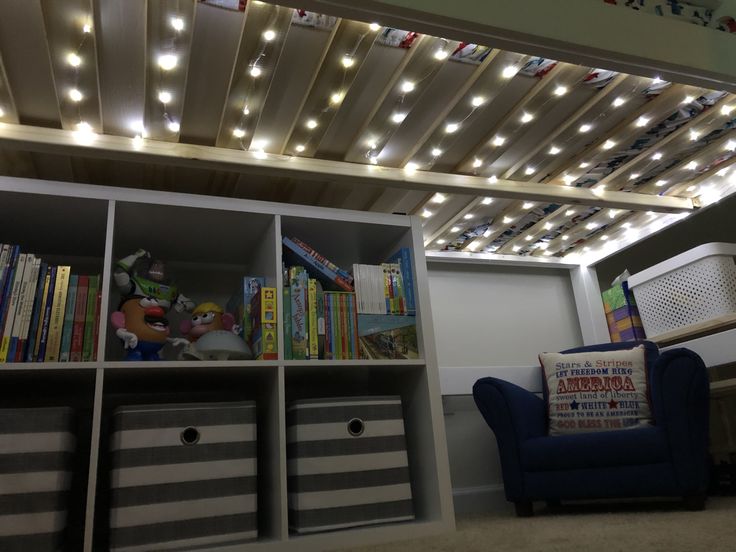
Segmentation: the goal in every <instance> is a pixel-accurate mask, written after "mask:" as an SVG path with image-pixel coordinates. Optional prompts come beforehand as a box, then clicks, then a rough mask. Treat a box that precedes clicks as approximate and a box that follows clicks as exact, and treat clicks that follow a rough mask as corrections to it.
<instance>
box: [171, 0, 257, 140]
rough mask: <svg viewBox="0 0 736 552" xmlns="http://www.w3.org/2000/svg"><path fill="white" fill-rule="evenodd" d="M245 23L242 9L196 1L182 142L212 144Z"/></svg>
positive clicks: (182, 120) (181, 135)
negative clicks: (233, 9)
mask: <svg viewBox="0 0 736 552" xmlns="http://www.w3.org/2000/svg"><path fill="white" fill-rule="evenodd" d="M244 23H245V14H244V13H243V12H240V11H231V10H223V9H220V8H218V7H216V6H210V5H208V4H204V3H201V2H198V3H197V6H196V16H195V18H194V30H193V32H192V46H191V49H190V54H189V74H190V75H191V76H192V77H194V78H187V87H186V91H185V93H184V109H183V110H182V118H181V133H180V136H179V140H180V141H181V142H187V143H190V144H202V145H205V146H214V145H215V143H216V141H217V133H218V130H219V127H220V119H221V117H222V113H223V111H224V109H225V102H226V101H227V96H228V92H229V89H230V80H231V78H232V73H233V67H234V66H235V62H236V57H237V54H238V46H239V45H240V41H241V37H242V34H243V29H244Z"/></svg>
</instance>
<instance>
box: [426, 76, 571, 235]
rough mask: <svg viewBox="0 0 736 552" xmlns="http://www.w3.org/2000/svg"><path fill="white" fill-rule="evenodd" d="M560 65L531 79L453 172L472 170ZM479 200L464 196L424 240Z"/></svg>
mask: <svg viewBox="0 0 736 552" xmlns="http://www.w3.org/2000/svg"><path fill="white" fill-rule="evenodd" d="M561 67H565V68H566V67H567V66H560V65H557V66H555V67H553V68H552V70H550V71H549V72H548V73H547V74H546V75H545V76H544V77H542V78H541V79H539V80H537V81H536V82H534V81H532V82H534V84H533V85H532V86H531V87H530V88H528V89H527V90H526V93H525V94H524V95H523V96H522V97H521V98H519V99H518V100H517V101H516V102H515V104H514V105H513V107H512V108H511V109H509V110H508V111H506V112H505V114H504V115H503V116H502V117H500V118H499V119H498V120H497V121H496V123H495V124H494V125H493V126H492V127H491V128H490V130H488V129H486V130H485V133H484V135H483V137H482V138H481V140H480V141H478V142H477V143H476V144H475V145H474V146H473V147H472V148H470V149H468V150H466V151H467V152H468V153H466V155H465V157H464V158H463V159H462V160H461V161H460V162H459V163H458V164H457V165H456V166H455V167H454V169H453V172H462V171H463V169H464V170H466V171H468V172H471V173H472V172H474V169H473V168H472V165H473V163H474V161H475V159H476V158H480V159H482V158H484V157H485V155H484V154H483V152H484V151H485V150H487V148H488V144H489V142H491V141H492V140H493V138H494V137H495V136H496V135H497V134H498V133H499V131H500V129H502V128H506V127H507V125H509V124H510V123H511V121H514V120H516V119H519V118H520V117H521V116H522V114H523V112H524V111H525V110H526V109H527V106H528V105H529V104H530V103H531V102H533V101H534V100H535V99H536V98H537V97H539V96H540V95H541V94H542V93H543V92H544V91H545V90H548V89H549V88H551V87H552V86H553V85H554V84H555V82H556V81H555V78H554V77H555V76H556V74H557V72H559V71H560V69H561ZM533 78H536V77H526V76H524V75H517V76H515V77H513V78H512V79H511V80H531V79H533ZM475 172H477V171H475ZM489 192H492V187H490V186H489ZM481 200H482V198H481V197H474V198H470V199H467V198H466V205H465V207H464V208H463V209H459V210H458V211H457V212H455V213H454V214H451V215H449V218H446V220H445V221H444V223H443V224H442V225H441V226H440V227H439V229H438V230H437V231H436V232H434V233H432V234H431V235H430V236H429V237H428V238H426V239H425V242H432V241H435V240H436V239H438V238H439V237H441V235H442V232H445V231H447V229H449V228H450V227H452V226H453V225H454V224H455V222H456V221H457V220H458V219H459V217H461V216H464V215H466V214H468V213H470V212H471V211H472V210H473V209H474V208H475V207H476V206H477V205H478V204H479V203H480V202H481ZM437 216H443V217H447V215H446V214H445V213H443V212H442V211H440V212H439V213H438V214H437Z"/></svg>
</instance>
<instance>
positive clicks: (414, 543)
mask: <svg viewBox="0 0 736 552" xmlns="http://www.w3.org/2000/svg"><path fill="white" fill-rule="evenodd" d="M535 506H536V509H535V515H534V517H531V518H517V517H514V515H513V514H511V513H509V514H499V513H494V514H486V515H476V516H472V517H465V518H460V519H458V521H457V531H456V532H454V533H449V534H446V535H442V536H439V537H427V538H423V539H416V540H411V541H403V542H396V543H389V544H385V545H380V546H370V547H361V548H353V549H351V550H352V552H384V551H385V552H388V551H391V552H419V551H421V552H445V551H450V550H453V551H455V550H460V551H463V552H473V551H478V552H480V551H483V552H512V551H513V552H520V551H525V550H534V551H536V550H540V551H544V552H557V551H560V552H562V551H564V552H578V551H588V550H591V551H598V552H618V551H621V552H623V551H625V552H635V551H640V550H641V551H647V552H649V551H653V552H660V551H661V552H692V551H700V550H703V551H707V552H721V551H723V552H726V551H728V552H733V551H736V497H734V496H715V497H709V498H708V501H707V503H706V509H705V510H703V511H699V512H689V511H685V510H683V509H682V508H681V507H680V506H679V504H673V503H669V502H659V503H645V502H637V503H625V504H622V503H618V504H613V503H605V504H601V503H593V504H573V505H563V506H560V507H558V508H554V509H548V508H545V507H544V506H539V505H535Z"/></svg>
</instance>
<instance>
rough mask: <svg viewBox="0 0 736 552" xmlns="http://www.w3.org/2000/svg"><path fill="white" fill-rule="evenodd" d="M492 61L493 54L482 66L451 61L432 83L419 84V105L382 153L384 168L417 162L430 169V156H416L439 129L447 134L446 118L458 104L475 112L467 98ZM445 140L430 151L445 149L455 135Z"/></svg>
mask: <svg viewBox="0 0 736 552" xmlns="http://www.w3.org/2000/svg"><path fill="white" fill-rule="evenodd" d="M491 61H493V55H492V54H490V55H489V56H488V58H487V59H486V60H485V61H484V62H483V64H482V65H481V66H475V65H471V64H467V63H459V62H456V61H453V60H448V61H447V62H446V63H443V64H442V66H441V68H440V70H439V71H437V74H436V75H435V77H434V78H433V79H432V81H431V82H428V83H422V84H420V85H419V86H421V89H419V90H417V91H416V92H413V93H414V94H417V98H418V99H417V103H416V105H414V107H413V108H412V109H411V112H410V113H409V115H408V116H407V118H406V121H405V123H404V124H401V125H400V126H399V127H398V128H397V129H396V132H394V134H393V135H392V136H391V138H390V139H389V140H388V141H387V142H386V145H385V146H384V148H383V150H382V151H381V165H383V166H386V167H403V166H404V165H406V164H407V163H408V162H410V161H417V162H418V163H419V165H420V166H427V167H429V166H430V165H429V164H428V165H424V163H425V162H427V161H430V160H431V159H432V156H431V154H430V156H428V157H426V158H425V157H424V156H422V157H418V156H417V157H415V156H416V154H417V152H418V151H419V150H421V149H422V148H423V147H424V146H425V144H426V142H427V140H429V139H430V137H431V136H432V135H433V134H434V132H435V130H437V129H438V128H439V127H440V126H441V127H442V130H443V134H445V133H444V123H445V121H446V118H447V116H448V114H449V113H450V112H452V110H453V109H454V108H455V107H456V106H457V105H458V103H460V102H463V100H467V102H463V107H465V112H466V113H470V112H471V111H472V106H471V105H470V100H469V98H467V97H466V96H467V94H468V90H470V89H471V88H472V86H473V84H475V82H476V81H477V80H478V78H479V77H480V76H481V75H482V73H483V70H484V69H485V68H486V67H487V66H488V65H489V64H490V63H491ZM458 133H460V131H458ZM456 135H457V134H456ZM443 138H445V140H439V141H438V142H437V143H433V144H432V145H431V146H428V147H429V149H432V148H433V147H441V148H443V149H444V147H445V146H444V144H445V143H449V142H451V141H452V138H453V135H448V134H445V136H443Z"/></svg>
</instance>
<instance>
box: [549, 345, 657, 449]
mask: <svg viewBox="0 0 736 552" xmlns="http://www.w3.org/2000/svg"><path fill="white" fill-rule="evenodd" d="M539 361H540V362H541V364H542V375H543V379H544V383H545V385H546V386H547V391H548V393H547V397H548V399H547V412H548V415H549V434H550V435H566V434H570V433H587V432H591V431H610V430H620V429H627V428H632V427H641V426H642V425H646V424H651V423H652V419H651V418H652V415H651V409H650V407H649V399H648V397H649V392H648V388H647V367H646V361H645V358H644V347H643V346H641V345H640V346H638V347H635V348H633V349H628V350H619V351H605V352H595V351H591V352H586V353H569V354H562V353H542V354H541V355H539Z"/></svg>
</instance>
